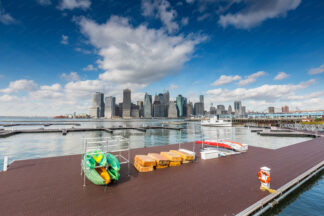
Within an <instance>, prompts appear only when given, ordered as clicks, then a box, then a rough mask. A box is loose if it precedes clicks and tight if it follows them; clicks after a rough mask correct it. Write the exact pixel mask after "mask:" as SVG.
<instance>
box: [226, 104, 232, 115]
mask: <svg viewBox="0 0 324 216" xmlns="http://www.w3.org/2000/svg"><path fill="white" fill-rule="evenodd" d="M232 112H233V110H232V106H231V105H228V109H227V113H228V114H232Z"/></svg>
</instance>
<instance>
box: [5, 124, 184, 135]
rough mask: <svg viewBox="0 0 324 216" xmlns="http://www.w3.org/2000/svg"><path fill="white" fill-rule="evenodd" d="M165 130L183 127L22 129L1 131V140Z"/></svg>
mask: <svg viewBox="0 0 324 216" xmlns="http://www.w3.org/2000/svg"><path fill="white" fill-rule="evenodd" d="M155 129H165V130H181V129H182V128H181V127H165V126H147V127H111V128H104V127H102V128H82V127H80V128H64V129H44V128H39V129H21V130H19V129H18V130H0V138H5V137H9V136H13V135H15V134H22V133H62V135H66V134H68V133H70V132H88V131H104V132H108V133H113V131H115V130H137V131H140V132H146V131H147V130H155Z"/></svg>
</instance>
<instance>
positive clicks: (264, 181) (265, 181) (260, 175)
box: [258, 170, 271, 184]
mask: <svg viewBox="0 0 324 216" xmlns="http://www.w3.org/2000/svg"><path fill="white" fill-rule="evenodd" d="M262 174H263V175H265V177H266V179H265V180H264V179H263V178H262ZM258 178H259V180H260V182H263V183H265V184H268V183H269V182H270V180H271V178H270V175H269V174H268V173H267V172H265V171H263V170H260V171H259V172H258Z"/></svg>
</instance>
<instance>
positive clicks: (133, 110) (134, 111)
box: [131, 103, 140, 118]
mask: <svg viewBox="0 0 324 216" xmlns="http://www.w3.org/2000/svg"><path fill="white" fill-rule="evenodd" d="M131 117H132V118H139V117H140V116H139V106H138V105H135V104H133V103H132V104H131Z"/></svg>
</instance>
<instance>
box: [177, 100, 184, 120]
mask: <svg viewBox="0 0 324 216" xmlns="http://www.w3.org/2000/svg"><path fill="white" fill-rule="evenodd" d="M176 103H177V109H178V116H179V117H183V105H184V97H182V95H178V96H177V98H176Z"/></svg>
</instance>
